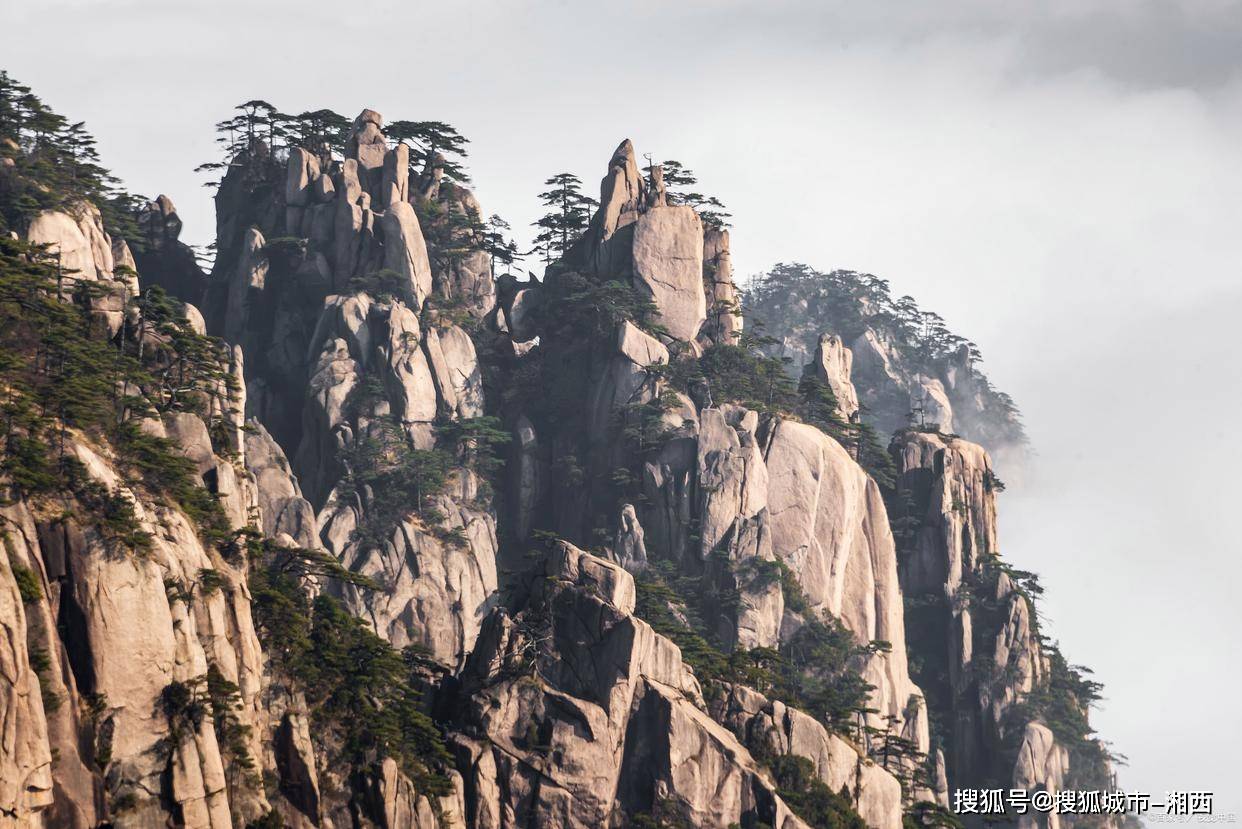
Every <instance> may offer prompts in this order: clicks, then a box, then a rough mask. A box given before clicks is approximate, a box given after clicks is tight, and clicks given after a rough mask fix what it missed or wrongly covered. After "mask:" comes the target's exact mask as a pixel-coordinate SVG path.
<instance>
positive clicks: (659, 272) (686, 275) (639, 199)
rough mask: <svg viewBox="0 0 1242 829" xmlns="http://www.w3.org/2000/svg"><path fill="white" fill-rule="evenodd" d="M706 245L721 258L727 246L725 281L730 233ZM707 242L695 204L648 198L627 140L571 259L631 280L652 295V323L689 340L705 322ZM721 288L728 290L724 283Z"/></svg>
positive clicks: (631, 148)
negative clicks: (670, 202)
mask: <svg viewBox="0 0 1242 829" xmlns="http://www.w3.org/2000/svg"><path fill="white" fill-rule="evenodd" d="M706 244H708V245H710V248H711V253H712V255H713V257H714V258H715V259H717V260H719V258H720V256H721V254H722V251H723V255H724V256H725V269H724V271H720V273H721V276H722V278H723V274H724V273H725V272H726V271H727V272H729V273H731V268H730V267H729V266H728V264H727V262H728V260H727V248H728V241H727V238H724V239H722V238H720V237H718V236H713V237H712V239H711V240H710V241H708V242H706ZM704 245H705V239H704V233H703V223H702V222H701V221H700V220H699V217H698V214H697V213H696V212H695V211H694V209H693V208H691V207H690V206H688V205H669V204H667V203H665V200H663V199H654V200H653V199H651V198H648V196H647V185H646V182H645V181H644V180H643V178H642V177H641V176H640V175H639V173H638V164H637V162H636V161H635V158H634V146H633V144H631V143H630V142H629V141H628V140H627V141H623V142H622V143H621V146H619V147H618V148H617V151H616V152H615V153H614V154H613V157H612V160H611V162H609V170H608V174H607V175H606V176H604V180H603V182H602V184H601V187H600V208H599V210H598V211H597V213H596V214H595V217H594V218H593V219H592V221H591V226H590V229H589V230H588V232H587V234H586V235H585V236H584V237H583V238H582V240H581V241H580V242H579V243H578V244H577V246H576V247H575V249H574V250H573V251H571V253H570V255H569V256H568V257H567V262H568V263H570V264H573V265H577V266H580V267H585V268H588V269H590V270H592V271H594V272H596V273H597V274H599V275H601V276H610V277H611V276H617V277H621V278H624V279H628V280H629V281H630V282H631V283H632V284H633V285H634V287H635V288H637V289H638V290H639V291H640V292H641V293H642V294H644V295H645V296H649V297H650V298H651V301H652V302H653V303H654V305H655V309H656V313H655V320H654V322H657V323H659V325H661V326H662V327H663V328H664V329H665V331H666V332H667V334H668V336H669V337H670V338H672V339H673V340H679V341H681V342H686V343H689V342H693V341H694V339H695V338H696V337H697V336H698V334H699V331H700V329H701V328H702V327H703V323H704V322H705V321H706V319H707V305H708V297H707V296H706V295H705V293H704V265H703V262H704V254H705V249H704ZM716 264H717V266H719V262H717V263H716ZM729 284H730V285H731V284H732V283H731V282H729ZM719 290H720V291H721V292H722V293H723V292H726V291H727V289H726V288H725V287H724V285H723V284H722V285H721V287H720V289H719ZM714 293H715V289H713V294H714ZM713 299H714V296H713Z"/></svg>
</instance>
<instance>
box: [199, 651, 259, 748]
mask: <svg viewBox="0 0 1242 829" xmlns="http://www.w3.org/2000/svg"><path fill="white" fill-rule="evenodd" d="M207 700H208V702H209V703H210V705H211V720H212V725H213V726H214V727H215V731H216V741H217V742H218V743H219V745H220V746H221V748H222V749H223V750H224V753H225V756H226V757H227V758H228V761H229V764H230V768H237V769H242V770H245V771H251V770H253V769H254V758H252V757H251V756H250V750H249V748H248V746H247V739H248V738H249V736H250V726H248V725H243V724H242V722H241V720H240V719H239V718H238V716H237V712H238V711H240V710H241V707H242V703H241V689H240V688H238V687H237V684H236V683H235V682H230V681H229V680H228V679H227V678H226V677H225V676H224V674H222V673H220V669H219V668H217V667H216V666H215V665H214V664H212V665H209V666H208V667H207Z"/></svg>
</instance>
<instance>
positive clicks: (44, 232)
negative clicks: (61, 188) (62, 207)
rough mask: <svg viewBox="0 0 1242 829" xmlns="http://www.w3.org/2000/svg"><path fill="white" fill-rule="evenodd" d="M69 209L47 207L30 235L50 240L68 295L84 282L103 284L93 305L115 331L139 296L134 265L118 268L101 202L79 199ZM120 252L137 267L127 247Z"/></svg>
mask: <svg viewBox="0 0 1242 829" xmlns="http://www.w3.org/2000/svg"><path fill="white" fill-rule="evenodd" d="M66 210H67V211H68V212H61V211H58V210H44V211H43V212H41V213H39V215H37V216H35V217H34V219H33V220H32V221H31V222H30V227H29V228H28V229H27V231H26V240H27V241H29V242H30V243H32V244H35V245H46V246H47V250H48V253H49V254H51V255H52V256H54V257H55V259H56V264H57V268H58V269H59V271H60V272H61V273H62V274H63V278H62V280H61V293H62V295H63V296H64V297H66V298H68V297H70V296H72V294H73V292H74V286H75V285H76V284H77V283H79V282H84V283H95V284H96V285H97V286H98V287H100V288H102V292H101V293H100V294H99V295H96V296H92V298H91V300H90V303H91V308H92V310H93V311H94V312H95V316H96V317H97V318H98V319H99V320H100V321H101V322H102V323H103V324H104V325H105V326H106V327H107V330H108V333H109V335H110V336H113V335H115V334H116V332H117V331H119V330H120V328H121V324H122V322H123V321H124V316H125V313H124V309H125V304H126V303H127V302H128V301H129V300H130V298H132V297H133V296H135V295H136V287H137V283H136V281H135V280H134V278H133V273H132V267H131V268H130V270H128V271H127V269H126V268H122V269H121V271H120V272H119V273H118V272H116V262H115V260H114V258H113V251H112V239H111V238H109V237H108V235H107V234H106V233H105V232H104V229H103V219H102V218H101V217H100V215H99V209H98V208H97V207H95V206H94V205H93V204H89V203H86V202H77V203H75V204H73V205H70V206H69V207H68V208H66ZM117 252H118V253H120V254H121V255H122V257H123V258H124V259H125V260H126V261H125V262H122V264H124V265H131V266H132V258H130V256H129V250H128V247H125V248H120V247H118V250H117Z"/></svg>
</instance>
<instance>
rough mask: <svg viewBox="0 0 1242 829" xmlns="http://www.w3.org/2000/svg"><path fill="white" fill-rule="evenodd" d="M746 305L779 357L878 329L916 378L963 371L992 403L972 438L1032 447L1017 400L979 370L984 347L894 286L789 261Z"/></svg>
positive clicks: (753, 287)
mask: <svg viewBox="0 0 1242 829" xmlns="http://www.w3.org/2000/svg"><path fill="white" fill-rule="evenodd" d="M743 305H744V307H745V309H746V319H747V324H748V325H752V324H754V323H763V324H765V325H766V326H767V328H768V331H769V333H772V334H774V335H775V339H774V340H773V341H772V342H770V343H769V344H767V345H765V346H764V350H765V351H767V352H768V353H771V354H781V353H783V351H784V344H785V343H788V342H799V341H800V342H801V343H802V345H803V346H804V348H805V350H806V352H807V353H808V354H810V353H813V352H814V348H815V339H816V338H817V337H818V336H819V335H820V334H822V333H824V332H831V333H835V334H838V335H840V336H841V338H842V339H844V340H845V342H846V343H850V342H853V341H854V339H856V338H857V337H858V336H860V335H861V334H863V332H864V331H866V330H867V329H868V328H871V329H873V330H875V331H876V332H878V333H879V334H880V335H881V336H882V337H883V338H884V339H885V340H886V341H887V342H890V343H892V345H893V347H894V348H895V350H896V352H897V354H898V356H899V357H900V358H901V359H902V360H903V361H904V362H905V364H906V368H907V369H908V370H909V371H910V372H919V373H922V374H927V375H930V376H934V377H941V376H944V373H945V371H946V369H947V368H948V367H949V365H950V364H953V365H955V366H958V367H959V368H958V370H959V371H964V372H966V373H968V374H969V375H970V377H971V379H972V380H973V382H974V384H975V386H976V387H977V389H978V393H979V394H980V395H981V396H982V398H983V401H984V414H983V415H982V418H981V420H980V422H979V423H978V424H977V428H976V430H975V432H976V434H973V435H972V437H973V438H974V439H976V440H982V441H983V442H985V443H991V442H995V443H1010V444H1018V445H1021V444H1025V443H1026V434H1025V431H1024V430H1023V427H1022V423H1021V420H1020V417H1019V414H1018V409H1017V407H1016V406H1015V405H1014V402H1013V400H1012V399H1011V398H1010V397H1009V395H1007V394H1005V393H1004V392H1001V391H998V390H997V389H995V388H994V387H993V386H992V385H991V383H990V382H989V381H988V379H987V377H986V376H985V375H984V374H983V372H982V371H980V370H979V368H978V367H977V364H978V363H979V362H981V361H982V359H983V358H982V356H981V355H980V353H979V349H978V347H977V346H976V345H975V344H974V343H972V342H970V341H968V340H966V339H965V338H963V337H960V336H958V335H956V334H953V333H952V332H950V331H949V330H948V329H947V328H946V326H945V324H944V320H943V319H941V318H940V317H939V316H938V315H937V314H935V313H933V312H930V311H924V310H922V309H920V308H919V307H918V304H917V303H916V302H915V301H914V300H913V299H912V298H911V297H908V296H903V297H900V298H896V299H895V298H894V297H893V295H892V292H891V290H890V288H889V284H888V282H887V281H886V280H883V279H880V278H879V277H876V276H872V275H871V274H864V273H857V272H855V271H843V270H842V271H832V272H831V273H822V272H820V271H816V270H815V269H813V268H811V267H809V266H807V265H803V264H798V263H781V264H778V265H776V266H774V267H773V268H772V269H771V270H769V271H768V272H767V273H765V274H761V275H760V276H759V277H758V278H757V279H755V280H754V281H753V282H752V283H751V284H750V285H749V287H748V288H747V289H746V290H745V291H744V292H743ZM959 379H960V378H959ZM907 404H908V401H905V400H903V401H900V402H895V403H894V405H903V406H904V405H907ZM864 414H865V413H864Z"/></svg>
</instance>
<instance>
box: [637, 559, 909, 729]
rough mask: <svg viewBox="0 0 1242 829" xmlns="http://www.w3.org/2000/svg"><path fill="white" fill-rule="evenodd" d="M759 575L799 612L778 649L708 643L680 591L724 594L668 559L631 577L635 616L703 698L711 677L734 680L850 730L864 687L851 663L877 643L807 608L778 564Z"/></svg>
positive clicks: (715, 684)
mask: <svg viewBox="0 0 1242 829" xmlns="http://www.w3.org/2000/svg"><path fill="white" fill-rule="evenodd" d="M777 568H779V569H777ZM763 575H764V574H761V577H762V576H763ZM766 577H768V578H771V579H773V580H775V579H777V578H779V579H780V580H781V583H782V589H783V590H784V591H785V596H786V599H785V601H786V607H787V608H788V609H789V610H791V611H793V612H797V613H803V614H805V617H806V619H805V623H804V624H803V625H802V627H801V628H800V629H799V630H798V632H797V633H795V634H794V635H793V636H792V637H791V638H790V639H789V640H788V641H787V642H785V643H783V644H782V645H781V646H780V650H779V651H777V650H773V649H771V648H754V649H752V650H748V651H735V652H734V653H732V654H726V653H725V652H724V651H723V650H721V648H720V647H718V646H717V645H716V644H714V643H713V642H712V638H713V637H712V635H711V633H710V631H709V630H708V628H707V625H705V624H704V622H703V620H702V618H701V615H700V612H701V611H700V608H698V607H696V606H695V603H694V602H693V601H687V599H686V598H685V597H688V596H700V597H703V598H704V600H708V601H710V602H711V603H713V604H716V605H719V604H722V603H723V604H727V603H728V602H729V597H728V596H721V595H720V593H719V590H713V589H711V586H710V585H709V584H706V583H705V582H704V581H703V580H701V579H700V578H696V577H690V576H684V575H680V574H678V572H677V570H676V568H675V567H674V566H673V565H672V564H671V562H667V561H662V562H656V564H655V565H654V566H653V567H651V568H649V569H648V570H646V571H645V572H643V573H641V574H639V575H638V576H637V577H636V578H635V585H636V587H637V593H638V596H637V602H636V607H635V614H636V615H637V616H638V617H639V618H641V619H643V620H644V621H646V622H647V623H648V624H649V625H651V627H652V628H653V629H654V630H655V631H656V632H657V633H660V634H663V635H664V636H667V637H668V638H669V639H671V640H673V642H674V643H675V644H676V645H677V646H678V647H679V648H680V649H681V653H682V659H684V660H685V661H686V664H688V665H690V667H692V668H693V669H694V672H695V675H696V676H697V677H698V678H699V681H700V682H702V683H703V684H704V688H705V691H706V692H707V693H708V695H709V696H711V695H713V694H714V693H717V692H718V691H719V683H722V682H727V683H742V684H745V685H749V686H750V687H752V688H755V689H756V690H758V691H760V692H761V693H763V694H765V695H766V696H768V697H769V698H771V699H777V700H780V701H782V702H784V703H786V704H788V705H791V706H793V707H795V708H799V709H801V710H803V711H806V712H807V713H809V714H811V715H812V716H814V717H815V718H817V719H818V720H820V721H821V722H822V723H823V724H824V725H825V726H827V727H828V728H831V729H833V730H835V731H838V732H840V733H843V734H851V733H852V732H853V731H854V730H856V729H855V724H854V721H855V720H856V719H857V716H858V714H859V713H861V712H864V711H867V710H868V708H867V695H868V694H869V692H870V691H871V686H870V685H868V684H867V683H866V682H865V681H864V680H863V678H862V676H861V675H860V674H859V673H858V671H857V667H856V666H857V663H858V662H859V659H860V658H861V657H863V656H865V655H866V654H868V653H870V652H874V651H876V650H879V649H882V648H883V646H884V643H879V642H876V643H872V644H871V645H868V646H861V645H859V644H858V643H857V642H856V641H855V640H854V637H853V635H852V634H851V633H850V632H849V631H848V630H847V629H846V628H845V626H844V625H842V624H841V622H840V621H839V620H837V619H835V618H833V617H831V616H824V617H823V618H820V617H817V616H816V615H814V614H812V613H810V611H809V606H808V604H807V601H806V598H805V596H804V595H803V594H802V590H801V588H800V587H798V584H797V580H796V579H795V578H794V576H793V574H792V573H791V572H790V571H789V569H788V568H787V567H785V565H784V564H783V563H780V562H772V563H771V567H770V572H768V573H766ZM855 736H857V735H855Z"/></svg>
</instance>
